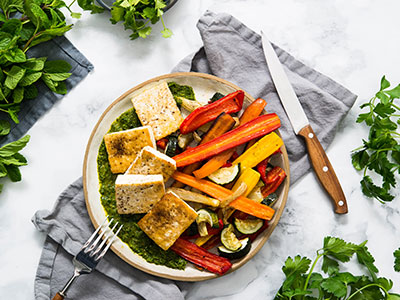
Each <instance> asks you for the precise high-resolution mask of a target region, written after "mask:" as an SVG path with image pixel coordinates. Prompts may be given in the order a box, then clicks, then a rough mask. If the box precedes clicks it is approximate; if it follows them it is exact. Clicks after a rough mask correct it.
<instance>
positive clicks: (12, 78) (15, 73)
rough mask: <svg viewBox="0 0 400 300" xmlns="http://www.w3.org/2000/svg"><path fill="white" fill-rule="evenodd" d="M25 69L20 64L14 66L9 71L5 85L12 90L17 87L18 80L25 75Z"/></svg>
mask: <svg viewBox="0 0 400 300" xmlns="http://www.w3.org/2000/svg"><path fill="white" fill-rule="evenodd" d="M24 75H25V69H22V68H21V67H18V66H15V65H14V66H12V68H11V70H10V71H9V72H8V73H7V77H6V81H5V82H4V85H5V86H6V87H8V88H9V89H10V90H13V89H15V87H16V86H17V84H18V82H19V81H20V80H21V79H22V77H24Z"/></svg>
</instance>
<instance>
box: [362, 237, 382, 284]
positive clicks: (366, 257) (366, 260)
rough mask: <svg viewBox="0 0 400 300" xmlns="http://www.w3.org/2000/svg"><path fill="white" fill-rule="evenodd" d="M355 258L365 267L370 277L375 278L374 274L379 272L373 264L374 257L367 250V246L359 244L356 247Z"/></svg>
mask: <svg viewBox="0 0 400 300" xmlns="http://www.w3.org/2000/svg"><path fill="white" fill-rule="evenodd" d="M357 260H358V262H359V263H360V264H362V265H364V266H365V267H367V269H368V270H369V272H370V274H371V276H372V278H374V280H375V279H376V274H377V273H378V272H379V271H378V268H377V267H376V266H375V264H374V262H375V259H374V257H373V256H372V254H371V253H370V252H369V251H368V248H367V247H366V246H365V244H364V245H362V244H361V245H360V247H359V248H358V249H357Z"/></svg>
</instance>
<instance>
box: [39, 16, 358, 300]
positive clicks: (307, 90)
mask: <svg viewBox="0 0 400 300" xmlns="http://www.w3.org/2000/svg"><path fill="white" fill-rule="evenodd" d="M198 28H199V30H200V34H201V36H202V39H203V42H204V46H203V47H202V48H201V49H200V50H199V51H197V52H196V53H195V54H193V55H190V56H188V57H187V58H185V59H184V60H183V61H182V62H181V63H180V64H179V65H178V66H177V67H176V68H175V69H174V72H177V71H194V72H203V73H210V74H214V75H216V76H219V77H221V78H224V79H227V80H229V81H231V82H233V83H235V84H237V85H238V86H240V87H241V88H242V89H244V90H245V91H247V92H248V93H250V94H251V95H252V96H253V97H255V98H256V97H262V98H264V99H266V100H267V102H268V106H267V110H268V111H273V112H276V113H277V114H278V115H279V116H280V118H281V119H282V128H281V129H280V131H281V134H282V136H283V139H284V141H285V144H286V146H287V149H288V153H289V157H290V163H291V174H292V182H293V181H295V180H296V179H298V178H299V177H300V176H301V175H302V174H304V173H305V172H307V170H308V169H309V164H308V158H307V157H306V155H305V149H304V145H303V141H301V140H299V139H298V138H297V137H296V136H295V135H294V133H293V130H292V129H291V127H290V124H289V123H288V119H287V117H286V114H285V112H284V111H283V108H282V106H281V104H280V101H279V98H278V96H277V94H276V91H275V88H274V86H273V83H272V81H271V78H270V75H269V72H268V68H267V65H266V62H265V59H264V56H263V50H262V46H261V41H260V36H259V35H258V34H256V33H255V32H253V31H252V30H250V29H249V28H247V27H246V26H245V25H243V24H242V23H240V22H239V21H238V20H236V19H235V18H233V17H232V16H230V15H227V14H214V13H212V12H206V13H205V15H204V16H203V17H202V18H201V19H200V21H199V23H198ZM275 49H276V51H277V53H278V55H279V58H280V59H281V61H282V63H283V64H284V65H285V67H286V71H287V73H288V76H289V79H290V80H291V82H292V83H293V85H294V88H295V91H296V93H297V95H298V96H299V98H300V101H301V102H302V105H303V107H304V109H305V111H306V114H307V115H308V117H309V119H310V122H311V124H312V126H313V128H314V130H315V131H316V133H317V134H318V136H319V137H320V139H321V142H322V144H323V145H324V146H325V147H326V146H327V145H328V144H329V143H330V142H331V141H332V139H333V136H334V133H335V128H336V126H337V125H338V123H339V122H340V120H341V119H342V118H343V117H344V115H345V114H346V113H347V111H348V110H349V109H350V107H351V106H352V104H353V103H354V101H355V99H356V96H355V95H353V94H352V93H351V92H349V91H348V90H346V89H345V88H343V87H342V86H340V85H339V84H337V83H335V82H333V81H332V80H331V79H329V78H327V77H325V76H324V75H322V74H320V73H318V72H316V71H315V70H312V69H310V68H308V67H307V66H305V65H304V64H302V63H300V62H299V61H297V60H295V59H294V58H293V57H292V56H290V55H289V54H288V53H286V52H284V51H283V50H282V49H279V48H278V47H275ZM33 222H34V224H35V225H36V227H37V228H38V229H39V230H40V231H42V232H45V233H46V234H47V235H48V238H47V240H46V243H45V248H44V250H43V254H42V257H41V260H40V263H39V268H38V272H37V276H36V282H35V295H36V299H49V297H51V296H53V295H54V294H55V293H56V292H57V291H58V290H59V289H61V288H62V287H63V285H64V284H65V282H66V281H67V279H68V276H70V274H71V273H72V263H71V259H72V255H74V254H76V253H77V252H78V251H79V249H80V247H81V246H82V245H83V243H84V242H85V241H86V239H87V238H88V237H89V235H90V233H91V232H92V231H93V230H94V228H93V227H92V225H91V223H90V220H89V217H88V214H87V211H86V208H85V203H84V198H83V192H82V182H81V179H79V180H78V181H76V182H75V183H74V184H72V185H71V186H70V187H69V188H67V190H66V191H65V192H64V193H62V194H61V195H60V197H59V199H58V200H57V202H56V206H55V208H54V210H53V211H52V212H48V211H39V212H37V213H36V214H35V216H34V218H33ZM239 272H240V271H239ZM177 285H179V287H180V289H179V288H178V286H177ZM190 288H191V284H190V283H182V282H173V281H171V280H167V279H162V278H156V277H154V276H151V275H148V274H146V273H143V272H141V271H139V270H137V269H135V268H133V267H131V266H130V265H128V264H127V263H125V262H124V261H122V260H121V259H119V258H118V257H117V256H116V255H115V254H114V253H112V252H111V251H109V253H107V254H106V256H105V257H104V258H103V260H102V261H101V262H100V263H99V265H98V267H97V269H96V271H95V272H94V273H93V274H91V275H86V276H82V278H80V279H78V280H77V282H76V284H75V285H74V286H73V287H72V288H71V290H70V294H69V295H70V296H71V298H74V299H97V300H102V299H141V298H144V299H165V300H169V299H171V300H176V299H183V298H184V294H185V292H187V291H188V290H190Z"/></svg>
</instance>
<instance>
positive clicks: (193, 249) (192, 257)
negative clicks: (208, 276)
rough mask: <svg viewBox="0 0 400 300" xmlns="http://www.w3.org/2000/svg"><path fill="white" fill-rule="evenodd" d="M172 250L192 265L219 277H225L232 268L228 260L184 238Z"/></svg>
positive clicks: (178, 240) (177, 241)
mask: <svg viewBox="0 0 400 300" xmlns="http://www.w3.org/2000/svg"><path fill="white" fill-rule="evenodd" d="M170 249H171V250H172V251H174V252H175V253H176V254H178V255H179V256H181V257H183V258H184V259H186V260H188V261H190V262H191V263H194V264H195V265H197V266H200V267H202V268H204V269H206V270H208V271H210V272H213V273H216V274H219V275H224V274H225V273H226V272H227V271H228V270H229V269H230V268H231V267H232V263H231V262H230V261H229V260H228V259H226V258H224V257H221V256H218V255H216V254H213V253H210V252H208V251H206V250H204V249H203V248H201V247H199V246H197V245H196V244H195V243H192V242H190V241H187V240H184V239H182V238H179V239H177V240H176V242H175V243H174V244H173V245H172V246H171V248H170Z"/></svg>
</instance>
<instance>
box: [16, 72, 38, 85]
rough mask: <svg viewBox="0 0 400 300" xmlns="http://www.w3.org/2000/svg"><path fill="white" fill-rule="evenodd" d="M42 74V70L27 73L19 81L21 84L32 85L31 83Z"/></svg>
mask: <svg viewBox="0 0 400 300" xmlns="http://www.w3.org/2000/svg"><path fill="white" fill-rule="evenodd" d="M41 76H42V72H33V73H28V74H25V76H24V77H23V78H22V79H21V81H20V82H19V85H20V86H28V85H31V84H33V83H35V82H36V81H38V80H39V79H40V77H41Z"/></svg>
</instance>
